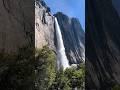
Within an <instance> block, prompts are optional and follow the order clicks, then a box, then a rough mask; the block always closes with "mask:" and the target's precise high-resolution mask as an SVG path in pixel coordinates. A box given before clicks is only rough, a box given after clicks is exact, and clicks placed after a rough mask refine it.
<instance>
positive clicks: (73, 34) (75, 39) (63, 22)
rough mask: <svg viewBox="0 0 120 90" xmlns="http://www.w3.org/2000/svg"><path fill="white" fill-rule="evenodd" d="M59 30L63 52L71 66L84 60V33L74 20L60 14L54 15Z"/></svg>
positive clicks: (78, 23)
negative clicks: (64, 51)
mask: <svg viewBox="0 0 120 90" xmlns="http://www.w3.org/2000/svg"><path fill="white" fill-rule="evenodd" d="M55 16H56V17H57V19H58V23H59V25H60V28H61V32H62V36H63V41H64V45H65V50H66V54H67V57H68V59H69V60H70V63H71V64H74V63H80V62H81V61H84V59H85V57H84V56H85V48H84V45H85V41H84V40H85V33H84V31H83V29H82V27H81V25H80V22H79V20H78V19H76V18H70V17H68V16H66V15H64V14H63V13H61V12H58V13H57V14H55Z"/></svg>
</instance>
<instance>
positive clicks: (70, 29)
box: [35, 0, 85, 64]
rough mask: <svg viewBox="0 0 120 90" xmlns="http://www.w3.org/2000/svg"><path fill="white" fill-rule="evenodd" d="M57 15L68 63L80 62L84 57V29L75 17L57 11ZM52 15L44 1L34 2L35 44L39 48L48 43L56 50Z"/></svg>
mask: <svg viewBox="0 0 120 90" xmlns="http://www.w3.org/2000/svg"><path fill="white" fill-rule="evenodd" d="M54 16H55V17H57V19H58V22H59V25H60V28H61V31H62V36H63V41H64V45H65V48H66V54H67V57H68V59H69V62H70V64H73V63H80V62H81V61H82V60H83V59H84V54H85V53H84V52H85V50H84V45H85V42H84V39H85V36H84V31H83V30H82V28H81V26H80V23H79V21H78V20H77V19H76V18H69V17H68V16H66V15H64V14H62V13H57V14H55V15H54ZM54 16H53V15H52V14H51V12H50V8H49V7H48V6H47V5H46V4H45V2H44V1H42V0H40V1H39V0H38V1H36V3H35V46H36V47H37V48H41V47H42V46H44V45H48V46H49V47H50V48H51V49H53V50H54V51H56V47H57V45H56V34H55V27H54Z"/></svg>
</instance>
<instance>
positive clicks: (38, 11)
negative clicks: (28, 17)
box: [35, 0, 55, 50]
mask: <svg viewBox="0 0 120 90" xmlns="http://www.w3.org/2000/svg"><path fill="white" fill-rule="evenodd" d="M54 31H55V30H54V17H53V15H52V14H51V13H50V8H48V7H47V5H46V4H45V2H43V1H42V0H40V1H39V0H38V1H36V2H35V47H36V48H42V47H43V46H44V45H49V46H50V48H52V49H54V50H55V47H54Z"/></svg>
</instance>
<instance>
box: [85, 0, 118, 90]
mask: <svg viewBox="0 0 120 90" xmlns="http://www.w3.org/2000/svg"><path fill="white" fill-rule="evenodd" d="M86 8H87V13H86V15H87V16H86V35H85V36H86V41H85V42H86V48H85V50H86V71H87V72H86V89H87V90H92V89H95V90H111V87H112V86H114V85H115V84H120V18H119V15H118V13H117V11H116V9H115V8H114V7H113V4H112V1H111V0H109V1H106V0H91V1H90V0H87V2H86Z"/></svg>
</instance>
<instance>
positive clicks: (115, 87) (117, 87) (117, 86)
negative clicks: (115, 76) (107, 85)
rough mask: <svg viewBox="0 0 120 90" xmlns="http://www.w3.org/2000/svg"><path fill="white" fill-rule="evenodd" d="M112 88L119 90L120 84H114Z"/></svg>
mask: <svg viewBox="0 0 120 90" xmlns="http://www.w3.org/2000/svg"><path fill="white" fill-rule="evenodd" d="M112 90H120V85H115V86H114V87H113V88H112Z"/></svg>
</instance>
